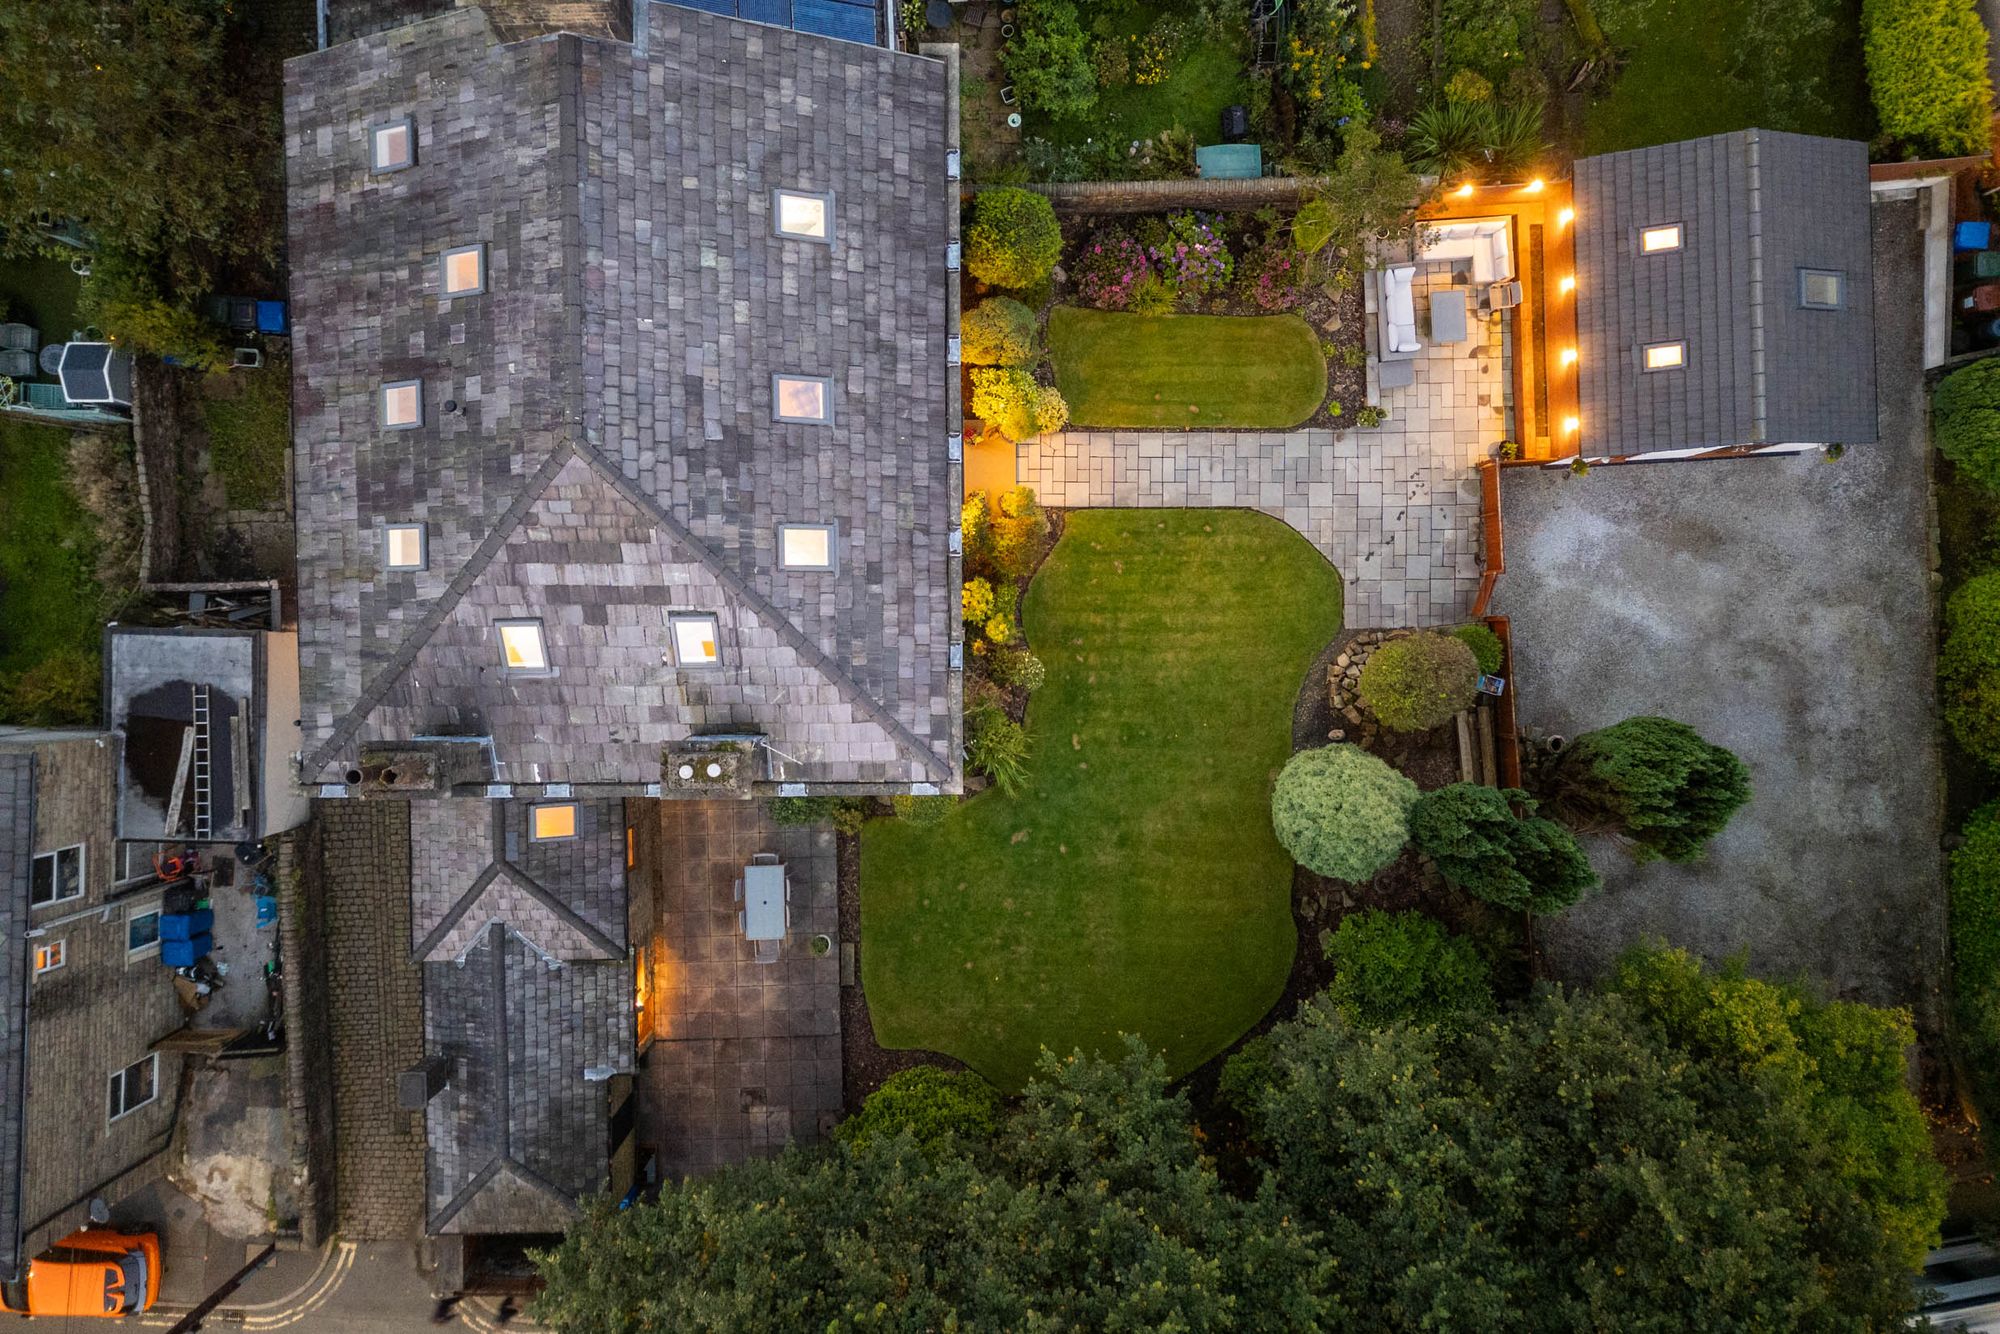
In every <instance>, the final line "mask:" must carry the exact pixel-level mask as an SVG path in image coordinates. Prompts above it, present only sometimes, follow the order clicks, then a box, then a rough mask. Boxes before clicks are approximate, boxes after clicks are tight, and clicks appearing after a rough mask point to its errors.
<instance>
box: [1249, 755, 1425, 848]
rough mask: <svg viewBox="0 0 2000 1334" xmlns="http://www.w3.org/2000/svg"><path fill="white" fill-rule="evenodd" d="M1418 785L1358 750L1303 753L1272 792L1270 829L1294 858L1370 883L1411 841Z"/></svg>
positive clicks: (1288, 763) (1282, 773)
mask: <svg viewBox="0 0 2000 1334" xmlns="http://www.w3.org/2000/svg"><path fill="white" fill-rule="evenodd" d="M1416 800H1417V785H1416V784H1415V783H1412V782H1411V781H1410V780H1409V779H1407V778H1405V777H1404V776H1403V775H1402V774H1399V773H1397V772H1396V771H1395V770H1394V769H1392V768H1390V767H1389V766H1388V765H1387V764H1385V763H1383V762H1382V761H1381V760H1379V759H1377V758H1375V757H1374V756H1373V755H1370V754H1369V753H1368V752H1367V751H1365V750H1363V749H1361V747H1359V746H1348V745H1336V746H1321V747H1320V748H1319V749H1317V750H1302V751H1300V752H1299V753H1298V754H1296V755H1294V756H1292V758H1291V759H1289V760H1287V761H1286V762H1285V767H1284V768H1283V769H1282V770H1280V771H1279V773H1278V784H1277V787H1276V788H1275V789H1274V790H1273V791H1272V793H1271V826H1272V828H1273V829H1275V830H1276V831H1277V835H1278V842H1280V843H1282V844H1284V845H1285V851H1286V852H1289V853H1291V854H1292V860H1293V861H1295V862H1297V863H1299V865H1301V866H1304V867H1305V868H1306V869H1308V870H1311V871H1316V872H1318V873H1319V874H1321V875H1324V876H1331V877H1333V878H1334V879H1336V880H1366V879H1368V878H1369V877H1370V876H1372V875H1374V874H1375V873H1376V872H1377V871H1380V870H1381V869H1382V868H1383V867H1385V866H1387V865H1388V864H1389V863H1390V862H1392V861H1394V860H1396V854H1397V853H1399V852H1401V851H1402V850H1403V845H1404V844H1406V843H1408V842H1409V841H1410V826H1409V813H1410V807H1411V806H1412V805H1413V804H1414V803H1415V802H1416Z"/></svg>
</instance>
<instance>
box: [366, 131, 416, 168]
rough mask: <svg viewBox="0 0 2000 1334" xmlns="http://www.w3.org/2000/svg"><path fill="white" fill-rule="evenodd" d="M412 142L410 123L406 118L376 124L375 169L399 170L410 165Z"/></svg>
mask: <svg viewBox="0 0 2000 1334" xmlns="http://www.w3.org/2000/svg"><path fill="white" fill-rule="evenodd" d="M410 142H411V137H410V123H409V122H408V121H406V120H399V121H397V122H396V123H395V124H393V125H378V126H376V127H375V133H374V150H373V151H374V155H375V156H374V167H375V170H377V171H399V170H401V169H402V168H404V167H407V166H409V165H410V163H411V162H412V160H413V158H412V156H411V153H410Z"/></svg>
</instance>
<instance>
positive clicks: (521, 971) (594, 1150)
mask: <svg viewBox="0 0 2000 1334" xmlns="http://www.w3.org/2000/svg"><path fill="white" fill-rule="evenodd" d="M574 804H575V806H576V816H577V818H576V825H575V828H576V833H575V835H574V836H573V837H570V838H565V839H562V840H559V841H550V842H535V841H533V840H531V839H530V838H529V837H528V831H529V824H528V820H529V811H530V809H531V803H528V802H518V801H501V802H487V801H481V800H476V799H474V800H444V801H419V802H414V803H412V805H411V808H410V852H411V879H412V884H411V906H412V910H413V920H412V931H413V937H414V938H413V941H412V954H413V956H414V957H415V958H416V959H417V960H419V961H420V962H421V963H422V964H423V968H424V1047H425V1055H426V1056H442V1057H444V1058H445V1059H446V1061H447V1062H448V1063H449V1067H448V1073H447V1086H446V1088H445V1090H444V1091H443V1092H442V1093H440V1094H438V1095H437V1096H436V1097H434V1098H433V1099H431V1101H430V1104H429V1106H428V1108H427V1109H426V1116H425V1122H426V1125H425V1129H426V1133H427V1139H428V1144H427V1155H426V1171H427V1176H428V1183H427V1184H428V1194H427V1199H428V1206H427V1208H426V1212H425V1216H426V1218H427V1220H428V1227H429V1230H430V1231H431V1232H433V1233H481V1232H551V1231H559V1230H561V1228H562V1227H563V1226H564V1225H565V1223H566V1221H567V1219H568V1217H569V1215H570V1214H571V1212H573V1210H574V1207H575V1204H576V1201H577V1200H578V1199H579V1198H581V1197H582V1196H584V1195H587V1194H589V1193H591V1192H592V1191H595V1190H599V1189H602V1188H603V1186H604V1185H605V1183H606V1180H607V1177H608V1167H609V1160H610V1151H611V1143H610V1135H611V1129H610V1124H609V1121H608V1115H609V1110H610V1109H609V1105H608V1085H607V1082H606V1080H605V1079H604V1078H603V1077H602V1076H604V1075H608V1074H610V1073H613V1072H616V1073H621V1074H629V1073H630V1072H631V1070H632V1061H633V1050H634V1043H635V1041H636V1030H635V1022H636V1021H635V1017H634V1012H633V995H632V978H631V973H630V970H629V968H628V966H627V964H626V962H625V959H626V922H625V909H626V901H625V881H624V876H625V854H624V841H623V840H624V819H623V814H622V810H621V807H620V805H619V804H618V803H616V802H587V801H586V802H577V803H574ZM586 1069H590V1070H593V1071H594V1073H596V1074H597V1075H599V1076H600V1077H599V1078H595V1079H586V1078H585V1077H584V1072H585V1070H586Z"/></svg>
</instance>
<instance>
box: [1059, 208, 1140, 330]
mask: <svg viewBox="0 0 2000 1334" xmlns="http://www.w3.org/2000/svg"><path fill="white" fill-rule="evenodd" d="M1070 269H1071V272H1072V273H1073V274H1074V275H1075V278H1076V290H1077V293H1078V294H1079V295H1081V296H1082V297H1083V299H1084V300H1085V301H1088V302H1089V303H1090V304H1091V305H1093V306H1096V307H1098V308H1099V309H1101V310H1124V309H1125V308H1126V307H1128V306H1130V305H1131V304H1132V292H1133V290H1134V289H1135V288H1137V287H1138V286H1139V283H1140V281H1141V280H1142V279H1144V278H1145V277H1146V275H1147V274H1149V273H1151V272H1152V271H1153V266H1152V262H1151V261H1150V260H1149V259H1148V258H1147V256H1146V247H1144V246H1142V245H1140V244H1139V243H1138V242H1137V241H1135V240H1133V239H1132V236H1131V234H1130V233H1128V232H1127V231H1126V230H1125V229H1124V228H1122V227H1106V228H1104V229H1103V230H1102V231H1099V232H1096V233H1094V234H1092V236H1091V238H1090V239H1089V240H1088V241H1086V242H1085V243H1084V244H1083V247H1082V249H1081V250H1079V251H1078V253H1077V256H1076V262H1075V263H1074V264H1072V265H1071V266H1070Z"/></svg>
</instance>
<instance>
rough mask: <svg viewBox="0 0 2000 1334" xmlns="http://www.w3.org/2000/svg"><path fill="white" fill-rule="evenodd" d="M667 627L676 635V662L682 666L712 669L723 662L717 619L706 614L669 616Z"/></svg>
mask: <svg viewBox="0 0 2000 1334" xmlns="http://www.w3.org/2000/svg"><path fill="white" fill-rule="evenodd" d="M667 625H668V628H669V629H671V630H672V631H673V635H674V661H675V662H676V663H678V664H679V665H680V666H682V667H712V666H714V665H715V664H716V663H718V662H720V661H722V654H721V652H720V650H719V649H718V647H717V645H718V642H719V641H720V638H721V633H720V631H719V630H718V629H717V627H716V620H715V617H713V616H710V615H707V614H705V613H696V614H691V615H686V616H669V617H668V618H667Z"/></svg>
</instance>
